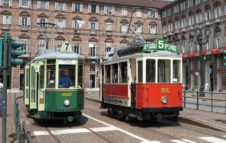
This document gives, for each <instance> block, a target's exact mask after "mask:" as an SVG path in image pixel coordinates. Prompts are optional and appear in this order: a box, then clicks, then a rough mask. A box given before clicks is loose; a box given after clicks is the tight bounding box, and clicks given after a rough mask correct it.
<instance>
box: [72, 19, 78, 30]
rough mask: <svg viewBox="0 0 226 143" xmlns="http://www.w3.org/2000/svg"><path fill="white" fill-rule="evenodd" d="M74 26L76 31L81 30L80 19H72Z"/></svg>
mask: <svg viewBox="0 0 226 143" xmlns="http://www.w3.org/2000/svg"><path fill="white" fill-rule="evenodd" d="M72 28H73V29H74V30H75V31H76V32H79V30H80V25H79V20H73V21H72Z"/></svg>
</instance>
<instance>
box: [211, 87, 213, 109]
mask: <svg viewBox="0 0 226 143" xmlns="http://www.w3.org/2000/svg"><path fill="white" fill-rule="evenodd" d="M211 112H213V91H211Z"/></svg>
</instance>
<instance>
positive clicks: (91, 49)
mask: <svg viewBox="0 0 226 143" xmlns="http://www.w3.org/2000/svg"><path fill="white" fill-rule="evenodd" d="M89 56H91V57H94V56H96V43H93V42H92V43H89Z"/></svg>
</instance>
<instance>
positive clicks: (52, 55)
mask: <svg viewBox="0 0 226 143" xmlns="http://www.w3.org/2000/svg"><path fill="white" fill-rule="evenodd" d="M83 58H84V56H81V55H79V54H76V53H62V52H47V53H44V54H42V55H39V56H37V57H35V58H34V59H33V61H37V60H44V59H83Z"/></svg>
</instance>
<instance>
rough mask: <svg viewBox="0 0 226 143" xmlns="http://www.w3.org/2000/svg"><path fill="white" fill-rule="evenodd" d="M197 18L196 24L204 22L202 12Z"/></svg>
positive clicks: (197, 14)
mask: <svg viewBox="0 0 226 143" xmlns="http://www.w3.org/2000/svg"><path fill="white" fill-rule="evenodd" d="M195 18H196V23H200V22H202V13H201V12H199V13H196V15H195Z"/></svg>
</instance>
